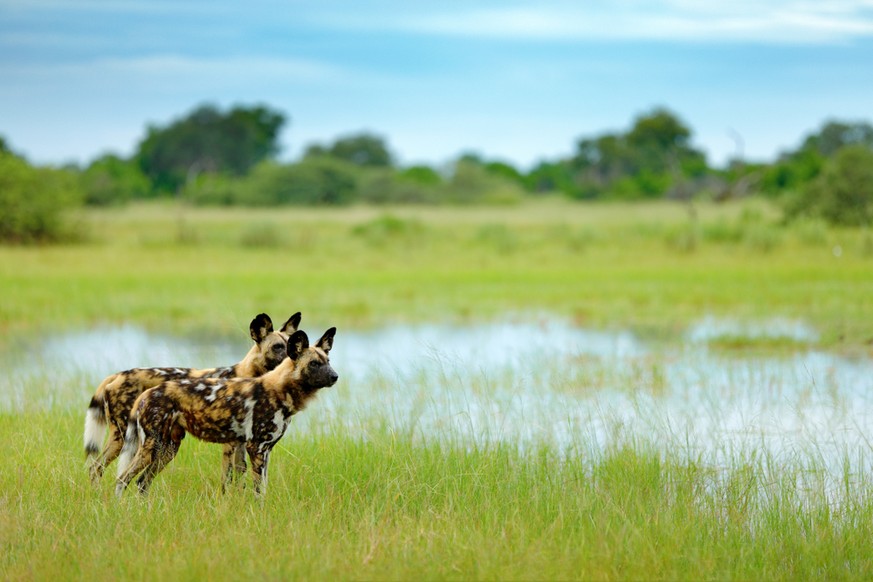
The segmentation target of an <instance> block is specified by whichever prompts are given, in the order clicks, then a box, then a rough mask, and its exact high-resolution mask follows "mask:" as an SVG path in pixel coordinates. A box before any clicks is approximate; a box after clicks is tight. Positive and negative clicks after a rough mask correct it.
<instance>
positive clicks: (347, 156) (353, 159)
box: [306, 133, 394, 168]
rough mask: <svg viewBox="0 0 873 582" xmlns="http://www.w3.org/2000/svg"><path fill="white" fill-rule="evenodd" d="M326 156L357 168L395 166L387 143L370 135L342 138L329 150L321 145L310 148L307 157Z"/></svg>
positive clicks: (362, 134)
mask: <svg viewBox="0 0 873 582" xmlns="http://www.w3.org/2000/svg"><path fill="white" fill-rule="evenodd" d="M324 154H327V155H329V156H332V157H334V158H337V159H338V160H343V161H346V162H349V163H350V164H354V165H356V166H364V167H377V168H380V167H391V166H393V165H394V159H393V157H392V155H391V152H390V151H389V150H388V146H387V145H385V141H384V140H383V139H382V138H381V137H379V136H376V135H372V134H369V133H361V134H356V135H350V136H346V137H342V138H340V139H338V140H336V141H335V142H334V143H333V145H332V146H330V147H329V148H324V147H323V146H319V145H314V146H310V147H309V149H308V150H307V156H306V157H308V158H313V157H321V156H322V155H324Z"/></svg>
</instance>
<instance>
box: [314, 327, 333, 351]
mask: <svg viewBox="0 0 873 582" xmlns="http://www.w3.org/2000/svg"><path fill="white" fill-rule="evenodd" d="M335 335H336V328H335V327H332V328H330V329H329V330H327V331H326V332H324V335H323V336H321V339H320V340H318V343H317V344H315V347H317V348H321V349H323V350H324V353H328V352H330V349H331V348H332V347H333V336H335Z"/></svg>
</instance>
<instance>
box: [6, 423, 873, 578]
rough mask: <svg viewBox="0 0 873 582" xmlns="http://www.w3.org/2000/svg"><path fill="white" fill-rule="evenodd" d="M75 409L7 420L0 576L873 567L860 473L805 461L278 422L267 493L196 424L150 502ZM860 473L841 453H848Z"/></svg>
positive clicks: (652, 574) (792, 572) (533, 574)
mask: <svg viewBox="0 0 873 582" xmlns="http://www.w3.org/2000/svg"><path fill="white" fill-rule="evenodd" d="M80 423H81V418H80V415H79V414H76V413H53V414H49V413H44V414H38V413H32V414H22V415H10V414H4V415H3V417H2V419H0V442H2V443H3V445H2V446H3V456H2V458H3V471H2V472H0V545H2V549H3V551H2V553H0V575H2V577H3V578H4V579H7V580H12V579H49V578H50V579H91V580H104V579H119V578H122V579H214V580H223V579H243V578H254V577H258V578H268V579H276V578H310V579H313V578H322V579H323V578H341V579H349V578H352V579H361V578H365V579H411V578H416V579H495V578H501V579H550V580H551V579H568V578H573V579H713V578H716V579H798V578H801V579H810V578H825V579H834V578H840V579H845V578H850V579H851V578H854V579H865V578H866V579H869V577H870V575H871V574H873V564H871V561H870V557H869V539H870V536H871V534H873V519H871V518H873V500H871V499H870V495H869V493H867V492H868V491H869V485H870V483H869V482H867V481H866V478H863V479H862V480H861V481H860V482H858V479H857V478H856V477H854V476H852V477H851V478H850V479H847V484H846V486H845V488H844V489H843V491H842V492H841V493H840V495H839V497H838V498H835V497H834V495H833V494H831V493H828V492H827V491H828V487H827V483H825V482H824V481H823V480H822V478H821V477H820V475H821V473H817V472H816V470H815V469H816V463H815V461H814V459H813V460H811V461H809V462H808V463H807V464H805V465H803V464H800V463H798V464H796V465H793V466H784V465H783V464H777V463H775V462H774V460H773V459H771V458H768V457H767V456H766V455H765V456H760V455H754V454H742V455H737V456H736V457H735V459H734V460H733V461H732V462H731V464H730V466H727V467H713V466H711V465H709V464H707V463H706V462H703V461H700V460H688V459H684V460H679V459H674V458H670V457H669V456H665V455H664V454H662V453H657V452H655V449H653V448H651V447H649V446H647V445H646V444H645V443H644V442H625V443H617V444H616V446H615V447H613V448H611V449H610V450H608V451H605V452H604V453H602V454H601V455H598V456H594V457H591V456H588V453H587V451H586V447H585V443H584V442H581V441H580V442H577V443H575V444H573V445H572V446H569V447H567V448H565V449H558V448H555V447H553V446H549V445H542V446H538V447H534V448H531V449H526V450H524V451H520V450H518V449H517V448H516V447H513V446H512V445H507V444H499V443H494V444H489V445H472V446H471V444H470V443H469V442H466V441H464V440H453V439H452V438H451V435H444V438H441V439H437V440H427V439H425V440H419V441H417V442H413V440H410V439H409V438H406V437H404V436H403V435H400V434H397V433H395V432H394V431H392V430H391V428H389V427H388V426H386V425H384V424H381V425H380V424H379V423H378V422H372V423H371V422H362V423H361V424H359V425H358V426H356V427H354V428H348V427H343V426H331V427H329V428H328V429H327V430H324V431H318V432H313V433H310V434H294V435H291V436H289V437H288V438H286V439H284V440H283V441H282V442H281V443H280V444H279V446H278V447H277V449H276V450H275V451H274V455H273V457H272V459H271V473H270V484H269V490H268V493H267V495H266V498H265V500H264V501H263V502H257V501H255V499H254V498H253V496H252V494H251V491H250V490H249V489H247V488H246V487H245V486H239V487H237V488H236V489H234V490H232V491H231V492H230V493H228V494H226V495H221V494H220V493H219V492H218V465H219V450H218V447H216V446H214V445H207V444H203V443H199V442H197V441H195V440H194V439H191V438H188V439H186V440H185V442H184V443H183V447H182V451H181V452H180V454H179V456H178V457H177V459H176V460H175V461H174V462H173V463H172V464H171V465H170V467H168V468H167V470H165V471H164V472H163V473H162V474H161V475H160V476H159V477H158V479H157V480H156V482H155V485H154V487H153V489H152V491H151V493H150V495H149V497H148V498H147V499H144V500H143V499H140V498H139V497H137V496H136V494H134V493H132V492H128V494H127V495H126V496H125V497H124V499H122V500H121V501H117V500H115V499H114V498H113V496H112V490H111V489H112V483H111V481H112V479H111V478H107V479H105V480H104V482H103V483H101V484H100V487H98V488H97V489H96V490H95V489H92V488H91V486H90V484H89V483H88V482H87V478H86V475H85V471H84V468H83V466H82V460H81V457H80V454H79V452H80V443H79V442H78V440H79V439H78V437H79V430H78V429H79V425H80ZM846 472H847V473H850V472H851V466H850V465H848V466H847V467H846Z"/></svg>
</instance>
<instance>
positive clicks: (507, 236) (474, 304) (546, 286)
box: [0, 200, 873, 348]
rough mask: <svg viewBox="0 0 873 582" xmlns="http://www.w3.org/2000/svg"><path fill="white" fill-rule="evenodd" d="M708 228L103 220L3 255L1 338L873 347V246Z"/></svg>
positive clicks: (307, 214)
mask: <svg viewBox="0 0 873 582" xmlns="http://www.w3.org/2000/svg"><path fill="white" fill-rule="evenodd" d="M697 215H698V217H699V218H698V220H697V222H696V223H694V224H692V223H691V222H690V221H689V218H688V212H687V208H686V207H685V206H683V205H680V204H669V203H658V204H638V205H621V204H614V205H605V204H599V205H585V204H571V203H568V202H565V201H558V200H544V201H539V202H528V203H524V204H522V205H519V206H508V207H499V208H481V207H470V208H464V207H453V208H443V207H440V208H427V207H425V208H416V207H411V208H410V207H406V208H373V207H351V208H341V209H306V208H299V209H298V208H294V209H285V210H273V209H270V210H239V209H191V208H184V207H178V206H172V205H145V206H131V207H127V208H123V209H113V210H103V211H89V212H87V213H85V214H83V215H82V216H80V217H79V219H78V220H79V221H80V223H81V224H82V226H83V231H84V232H85V233H86V237H85V240H83V241H82V242H80V243H77V244H72V245H64V246H46V247H35V248H34V247H31V248H19V247H13V248H9V247H4V248H0V288H2V289H3V302H2V304H0V329H2V330H6V331H7V332H14V331H24V330H29V331H37V330H43V329H50V328H51V329H57V328H71V329H78V328H81V327H83V326H91V325H95V324H101V323H108V324H115V323H120V322H133V323H137V324H142V325H144V326H146V327H149V328H152V329H158V330H175V331H182V332H185V333H191V332H195V333H199V332H210V333H222V334H225V335H227V334H239V333H245V332H246V329H245V326H246V325H247V322H248V321H249V319H250V318H251V316H252V314H253V313H257V312H259V311H267V312H269V313H285V312H288V311H289V310H290V311H293V310H298V309H299V310H301V311H303V312H304V313H306V314H309V316H310V317H312V316H317V317H324V318H325V319H330V320H331V321H330V323H331V324H334V325H337V326H338V327H340V328H342V327H343V326H368V325H377V324H380V323H383V322H386V321H391V322H395V321H401V322H402V321H446V320H449V321H464V320H471V319H472V320H482V319H488V318H492V317H500V316H503V315H505V314H506V313H518V312H523V313H530V312H534V313H536V312H543V311H546V312H550V313H554V314H557V315H559V316H566V317H570V318H572V319H574V320H575V321H577V322H578V323H579V324H580V325H584V326H589V327H615V328H627V329H631V330H633V331H635V332H637V333H639V334H640V335H643V336H655V337H658V338H661V339H670V338H675V337H677V336H678V335H681V333H682V332H683V330H684V329H685V328H686V327H687V325H688V324H689V323H691V322H693V321H695V320H697V319H699V318H701V317H702V316H704V315H706V314H711V315H715V316H721V317H729V318H732V319H739V320H744V319H759V318H763V317H774V316H783V317H787V318H800V319H803V320H805V321H807V322H808V323H810V324H811V325H813V326H814V327H815V328H816V329H818V330H819V332H820V334H821V340H820V343H821V344H822V345H823V346H826V347H835V348H840V347H848V348H858V347H863V346H864V345H865V344H867V343H868V342H870V340H871V339H873V338H871V333H870V328H869V322H870V321H871V320H873V238H871V236H870V234H869V233H865V232H860V231H857V230H832V229H828V228H826V227H825V226H823V225H821V224H818V223H806V224H801V225H797V226H793V227H790V228H784V227H781V226H779V225H778V224H777V223H776V221H777V217H776V214H775V213H774V212H773V211H772V209H769V208H768V207H765V206H750V205H748V204H745V205H743V204H734V205H722V206H716V205H702V206H699V207H698V208H697ZM310 321H312V320H310ZM319 321H320V320H319Z"/></svg>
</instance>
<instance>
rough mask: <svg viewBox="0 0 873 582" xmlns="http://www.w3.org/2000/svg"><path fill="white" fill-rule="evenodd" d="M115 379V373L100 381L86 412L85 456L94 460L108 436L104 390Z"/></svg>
mask: <svg viewBox="0 0 873 582" xmlns="http://www.w3.org/2000/svg"><path fill="white" fill-rule="evenodd" d="M114 379H115V375H112V376H109V377H108V378H106V379H105V380H103V382H101V383H100V386H99V387H98V388H97V392H95V393H94V396H93V397H92V398H91V404H89V405H88V411H87V412H86V413H85V458H86V459H88V460H89V461H93V459H94V457H96V456H97V453H99V452H100V447H101V445H103V439H104V437H105V436H106V406H105V404H106V401H105V399H104V391H105V389H106V385H107V384H109V383H110V382H112V381H113V380H114Z"/></svg>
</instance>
